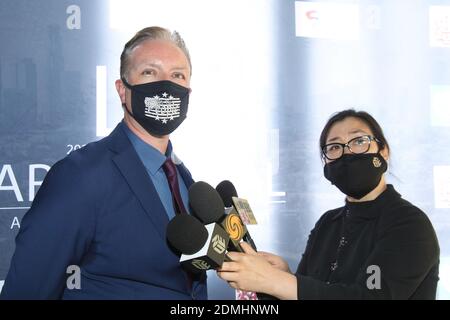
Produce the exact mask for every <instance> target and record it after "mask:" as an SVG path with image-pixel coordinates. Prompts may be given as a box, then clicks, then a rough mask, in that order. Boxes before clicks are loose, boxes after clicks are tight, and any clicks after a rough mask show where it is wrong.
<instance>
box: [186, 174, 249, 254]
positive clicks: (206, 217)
mask: <svg viewBox="0 0 450 320" xmlns="http://www.w3.org/2000/svg"><path fill="white" fill-rule="evenodd" d="M189 204H190V206H191V208H192V211H193V214H194V215H195V216H196V217H197V218H198V219H199V220H200V221H202V222H203V223H204V224H209V223H214V222H216V223H218V224H219V225H220V226H221V227H222V228H223V229H224V230H225V231H226V232H227V233H228V235H229V236H230V241H229V244H228V250H230V251H238V252H244V251H243V250H242V248H241V246H240V244H239V241H241V240H242V238H243V236H244V234H245V232H246V230H247V228H245V226H244V225H243V224H242V221H241V219H240V218H239V215H237V214H236V213H234V214H224V206H225V205H224V203H223V201H222V198H221V197H220V195H219V194H218V193H217V191H216V190H215V189H214V188H213V187H211V186H210V185H209V184H207V183H206V182H203V181H198V182H195V183H194V184H192V185H191V187H190V188H189Z"/></svg>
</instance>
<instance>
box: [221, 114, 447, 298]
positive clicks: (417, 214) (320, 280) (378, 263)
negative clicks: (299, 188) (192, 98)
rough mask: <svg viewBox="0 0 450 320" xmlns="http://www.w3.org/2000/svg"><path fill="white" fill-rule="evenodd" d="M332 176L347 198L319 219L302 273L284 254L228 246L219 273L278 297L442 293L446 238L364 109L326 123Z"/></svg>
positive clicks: (324, 139) (323, 145) (327, 170)
mask: <svg viewBox="0 0 450 320" xmlns="http://www.w3.org/2000/svg"><path fill="white" fill-rule="evenodd" d="M320 149H321V153H322V159H323V163H324V175H325V177H326V178H327V179H328V180H329V181H330V182H331V183H332V184H333V185H335V186H336V187H337V188H338V189H339V190H340V191H341V192H342V193H344V194H345V195H346V199H345V205H344V206H343V207H341V208H337V209H333V210H330V211H328V212H326V213H325V214H324V215H323V216H322V217H321V218H320V219H319V221H318V222H317V223H316V225H315V227H314V229H313V230H312V231H311V234H310V236H309V239H308V243H307V245H306V249H305V252H304V253H303V256H302V259H301V261H300V264H299V266H298V268H297V271H296V272H295V273H292V272H291V271H290V270H289V266H288V264H287V263H286V262H285V261H284V260H283V259H282V258H280V257H278V256H276V255H273V254H270V253H264V252H258V253H257V252H255V251H253V250H252V248H251V247H250V246H249V245H247V244H246V243H242V247H243V249H244V250H245V252H246V253H237V252H229V253H228V255H229V257H230V258H231V260H232V261H231V262H225V263H224V264H223V266H222V268H221V269H219V270H218V275H219V277H221V278H222V279H224V280H226V281H228V283H229V285H230V286H231V287H233V288H237V289H240V290H246V291H256V292H261V293H266V294H269V295H272V296H273V297H275V298H278V299H435V297H436V286H437V282H438V279H439V278H438V271H439V245H438V241H437V238H436V235H435V232H434V229H433V226H432V225H431V223H430V221H429V219H428V218H427V216H426V215H425V213H423V212H422V211H421V210H420V209H419V208H417V207H416V206H414V205H413V204H411V203H410V202H408V201H406V200H404V199H403V198H402V197H401V195H400V194H399V193H397V191H396V190H395V189H394V187H393V186H392V185H390V184H386V181H385V172H386V170H387V167H388V162H389V151H390V149H389V144H388V142H387V140H386V138H385V136H384V134H383V131H382V129H381V127H380V125H379V124H378V123H377V121H376V120H375V119H374V118H373V117H372V116H371V115H369V114H368V113H366V112H363V111H358V112H357V111H354V110H345V111H342V112H339V113H337V114H335V115H333V116H332V117H331V118H330V119H329V120H328V122H327V123H326V125H325V127H324V128H323V130H322V134H321V136H320Z"/></svg>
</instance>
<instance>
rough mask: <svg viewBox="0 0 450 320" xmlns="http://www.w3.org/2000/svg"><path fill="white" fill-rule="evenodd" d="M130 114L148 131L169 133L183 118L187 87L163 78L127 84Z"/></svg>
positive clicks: (187, 98)
mask: <svg viewBox="0 0 450 320" xmlns="http://www.w3.org/2000/svg"><path fill="white" fill-rule="evenodd" d="M122 82H123V83H124V85H125V86H126V87H127V88H128V89H130V90H131V110H132V111H133V113H131V112H130V111H129V110H128V108H127V107H126V105H124V107H125V109H126V110H127V112H128V114H129V115H130V116H132V117H133V118H134V119H135V120H136V121H137V122H138V123H139V124H140V125H141V126H142V127H143V128H144V129H145V130H147V132H148V133H150V134H151V135H153V136H165V135H168V134H170V133H172V132H173V131H174V130H175V129H176V128H178V126H179V125H180V124H181V123H182V122H183V121H184V119H186V114H187V110H188V104H189V89H188V88H186V87H183V86H180V85H179V84H176V83H175V82H172V81H168V80H163V81H156V82H149V83H144V84H138V85H135V86H132V85H130V84H129V83H128V82H127V81H126V80H125V79H122Z"/></svg>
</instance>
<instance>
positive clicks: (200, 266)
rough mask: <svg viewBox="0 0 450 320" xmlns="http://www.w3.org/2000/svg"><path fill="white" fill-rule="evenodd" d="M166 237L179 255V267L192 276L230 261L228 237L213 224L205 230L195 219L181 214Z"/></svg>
mask: <svg viewBox="0 0 450 320" xmlns="http://www.w3.org/2000/svg"><path fill="white" fill-rule="evenodd" d="M166 237H167V241H168V242H169V244H170V245H171V246H172V248H174V249H175V250H176V251H178V252H181V253H182V255H181V257H180V264H181V266H182V267H183V268H184V269H186V270H188V271H190V272H192V273H200V272H202V271H206V270H209V269H216V268H218V267H220V266H221V265H222V264H223V261H224V260H225V261H230V260H229V259H228V257H227V256H226V249H227V246H228V242H229V240H230V237H229V235H228V234H227V233H226V231H225V230H223V229H222V228H221V227H220V226H219V225H218V224H216V223H210V224H208V225H206V226H204V225H203V224H202V223H201V222H200V221H198V220H197V219H196V218H195V217H193V216H191V215H189V214H180V215H177V216H175V217H174V218H173V219H172V220H171V221H169V224H168V225H167V229H166Z"/></svg>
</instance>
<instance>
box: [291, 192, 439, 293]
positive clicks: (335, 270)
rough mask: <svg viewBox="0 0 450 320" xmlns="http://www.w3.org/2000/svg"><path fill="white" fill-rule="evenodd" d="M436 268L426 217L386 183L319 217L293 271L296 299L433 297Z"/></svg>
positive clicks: (434, 245) (434, 242)
mask: <svg viewBox="0 0 450 320" xmlns="http://www.w3.org/2000/svg"><path fill="white" fill-rule="evenodd" d="M378 271H379V272H378ZM438 271H439V245H438V241H437V238H436V234H435V232H434V229H433V226H432V225H431V223H430V221H429V219H428V218H427V216H426V215H425V214H424V213H423V212H422V211H421V210H420V209H419V208H417V207H415V206H414V205H412V204H411V203H409V202H408V201H406V200H404V199H402V198H401V195H400V194H399V193H397V192H396V191H395V189H394V187H393V186H392V185H388V186H387V188H386V190H385V191H384V192H383V193H382V194H380V195H379V196H378V197H377V198H376V199H375V200H372V201H366V202H349V201H346V204H345V206H344V207H341V208H338V209H334V210H330V211H328V212H326V213H325V214H324V215H323V216H322V217H321V218H320V219H319V221H318V222H317V223H316V225H315V227H314V229H313V230H312V231H311V234H310V236H309V239H308V243H307V246H306V249H305V252H304V254H303V256H302V260H301V261H300V264H299V266H298V269H297V272H296V276H297V279H298V287H297V288H298V298H299V299H435V297H436V286H437V282H438V279H439V278H438ZM377 275H379V279H380V281H377V278H376V277H377Z"/></svg>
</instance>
